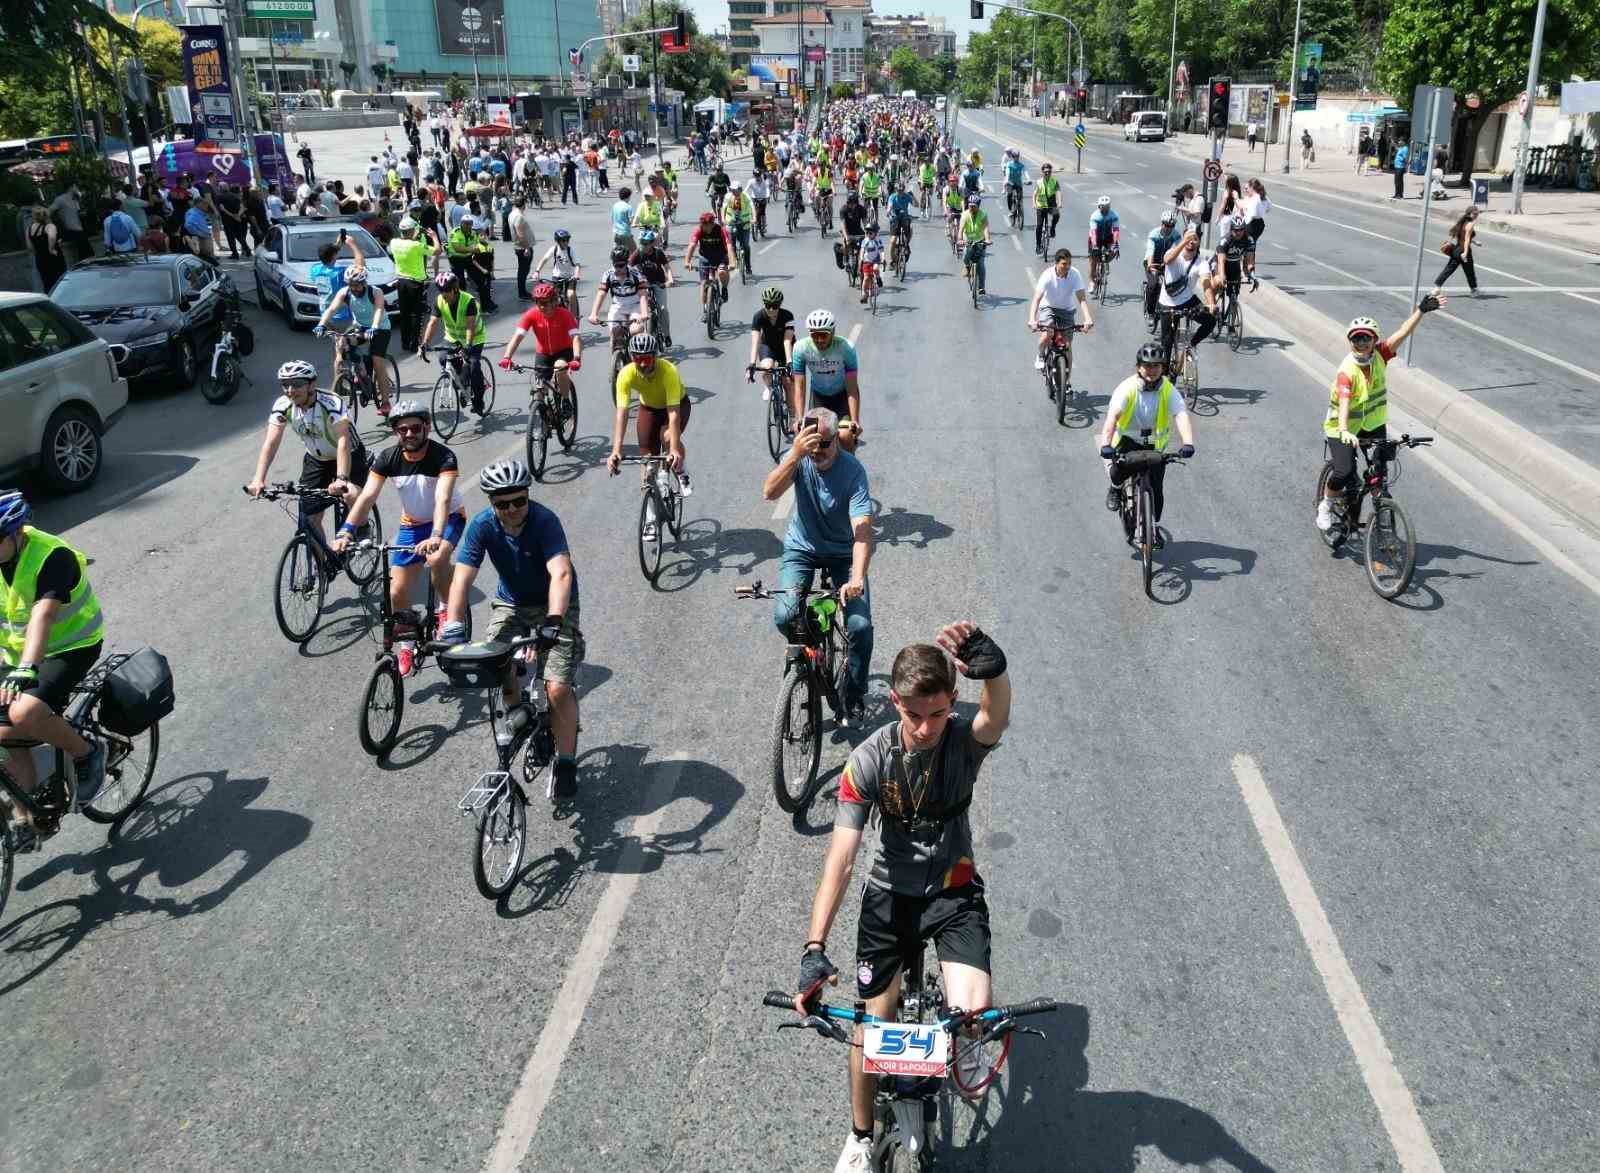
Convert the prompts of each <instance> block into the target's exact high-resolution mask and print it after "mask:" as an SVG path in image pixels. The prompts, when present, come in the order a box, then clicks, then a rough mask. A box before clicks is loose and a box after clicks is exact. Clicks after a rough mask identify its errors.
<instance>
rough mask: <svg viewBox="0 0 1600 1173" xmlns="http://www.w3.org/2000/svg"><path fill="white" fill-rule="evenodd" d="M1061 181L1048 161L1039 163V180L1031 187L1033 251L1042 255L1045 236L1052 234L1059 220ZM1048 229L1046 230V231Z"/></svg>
mask: <svg viewBox="0 0 1600 1173" xmlns="http://www.w3.org/2000/svg"><path fill="white" fill-rule="evenodd" d="M1060 195H1061V181H1060V180H1059V179H1057V178H1056V177H1055V175H1054V173H1053V169H1052V168H1051V166H1050V164H1049V163H1041V164H1039V182H1038V184H1037V185H1036V186H1035V187H1034V189H1033V214H1034V218H1035V221H1036V222H1035V223H1034V226H1033V251H1034V252H1035V253H1037V254H1038V255H1039V256H1041V257H1042V256H1044V241H1045V236H1046V235H1047V234H1048V235H1054V233H1055V230H1056V225H1057V224H1058V223H1060V221H1061V207H1060V202H1061V201H1060ZM1047 230H1048V231H1047Z"/></svg>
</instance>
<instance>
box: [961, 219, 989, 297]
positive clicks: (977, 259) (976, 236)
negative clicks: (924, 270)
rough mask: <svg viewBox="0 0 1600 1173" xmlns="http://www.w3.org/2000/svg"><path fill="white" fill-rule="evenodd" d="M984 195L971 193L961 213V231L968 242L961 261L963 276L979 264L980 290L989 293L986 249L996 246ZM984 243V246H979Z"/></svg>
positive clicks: (982, 292)
mask: <svg viewBox="0 0 1600 1173" xmlns="http://www.w3.org/2000/svg"><path fill="white" fill-rule="evenodd" d="M982 205H983V197H982V196H975V195H970V196H968V197H967V210H966V211H965V212H963V213H961V225H960V228H959V232H960V233H961V239H962V240H964V241H965V242H966V249H965V251H964V252H963V253H962V256H961V262H962V267H963V276H965V275H966V274H967V273H970V272H971V270H972V266H973V265H974V264H976V265H977V266H978V292H979V293H980V294H984V293H987V292H988V291H989V290H988V273H987V271H986V269H985V266H984V249H989V248H993V247H994V234H993V233H992V232H990V230H989V216H988V214H987V213H986V212H984V210H983V206H982ZM979 244H982V245H983V246H984V247H983V248H979V247H978V245H979Z"/></svg>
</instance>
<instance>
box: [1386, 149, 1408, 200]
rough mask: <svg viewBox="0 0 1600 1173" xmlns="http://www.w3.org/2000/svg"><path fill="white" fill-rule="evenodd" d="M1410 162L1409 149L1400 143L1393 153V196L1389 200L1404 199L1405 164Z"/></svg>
mask: <svg viewBox="0 0 1600 1173" xmlns="http://www.w3.org/2000/svg"><path fill="white" fill-rule="evenodd" d="M1410 160H1411V148H1410V146H1408V145H1407V144H1405V143H1401V144H1400V145H1399V146H1398V147H1396V148H1395V152H1394V195H1392V196H1390V197H1389V198H1390V199H1395V200H1403V199H1405V198H1406V164H1407V163H1408V162H1410Z"/></svg>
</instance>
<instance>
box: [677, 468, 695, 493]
mask: <svg viewBox="0 0 1600 1173" xmlns="http://www.w3.org/2000/svg"><path fill="white" fill-rule="evenodd" d="M678 492H679V493H680V494H681V495H682V496H685V497H693V496H694V487H693V486H692V485H690V484H689V474H688V473H686V472H681V473H679V474H678Z"/></svg>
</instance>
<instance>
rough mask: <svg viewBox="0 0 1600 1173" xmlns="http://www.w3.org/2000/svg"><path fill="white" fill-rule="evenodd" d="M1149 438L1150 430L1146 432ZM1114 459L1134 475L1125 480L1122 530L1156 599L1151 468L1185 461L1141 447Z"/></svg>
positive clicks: (1146, 589)
mask: <svg viewBox="0 0 1600 1173" xmlns="http://www.w3.org/2000/svg"><path fill="white" fill-rule="evenodd" d="M1144 436H1145V438H1146V439H1147V440H1148V436H1149V433H1148V432H1146V433H1144ZM1115 463H1116V464H1118V465H1120V466H1121V467H1123V468H1125V469H1129V470H1131V471H1132V473H1133V475H1132V476H1130V477H1128V478H1127V480H1125V481H1123V482H1122V501H1121V504H1120V505H1119V506H1118V509H1117V515H1118V516H1119V517H1120V518H1121V519H1122V533H1123V536H1124V537H1125V538H1127V540H1128V544H1129V545H1130V546H1133V547H1135V548H1136V549H1137V550H1138V551H1139V561H1140V566H1141V569H1142V572H1143V577H1144V593H1145V594H1146V595H1147V596H1149V597H1150V598H1152V599H1154V598H1155V595H1154V594H1152V593H1151V590H1150V583H1151V580H1152V579H1153V578H1154V577H1155V547H1156V514H1155V505H1154V503H1153V492H1154V491H1153V490H1152V488H1151V485H1150V470H1151V469H1154V468H1160V467H1161V466H1162V465H1165V464H1182V463H1183V461H1182V460H1180V459H1179V458H1178V457H1176V456H1169V455H1167V453H1165V452H1156V451H1153V450H1149V451H1146V450H1140V451H1135V452H1123V453H1121V454H1120V455H1118V456H1117V457H1116V458H1115Z"/></svg>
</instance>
